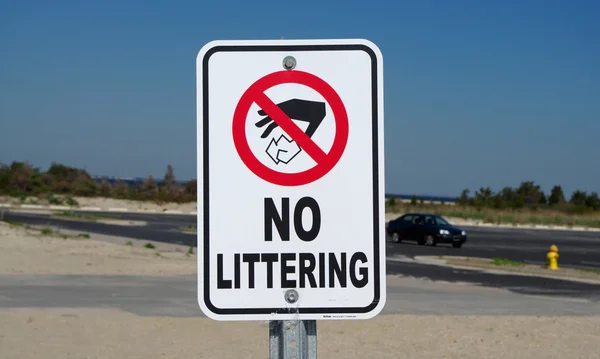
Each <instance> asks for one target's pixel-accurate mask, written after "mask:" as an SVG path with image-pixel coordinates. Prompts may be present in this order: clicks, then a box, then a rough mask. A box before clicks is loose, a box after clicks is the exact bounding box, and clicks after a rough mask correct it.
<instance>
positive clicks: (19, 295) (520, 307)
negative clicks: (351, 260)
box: [0, 266, 600, 317]
mask: <svg viewBox="0 0 600 359" xmlns="http://www.w3.org/2000/svg"><path fill="white" fill-rule="evenodd" d="M425 267H427V266H425ZM485 276H486V275H484V277H485ZM488 276H490V277H489V278H484V279H483V280H484V281H495V279H491V278H492V277H491V276H493V275H488ZM496 277H500V276H496ZM387 282H388V285H387V293H388V294H387V301H386V306H385V308H384V309H383V312H382V314H440V315H441V314H453V315H515V314H521V315H585V316H589V315H600V303H598V302H597V301H593V300H592V301H590V300H585V299H572V298H576V297H577V296H576V295H574V294H573V293H575V292H582V291H583V292H585V293H587V294H585V295H586V296H588V298H587V299H590V298H589V297H595V298H596V299H597V298H598V295H599V294H600V286H595V287H593V288H592V289H591V291H590V286H589V285H585V284H577V283H575V284H574V283H562V284H560V283H558V282H556V283H555V284H557V285H559V286H563V287H562V290H563V291H565V292H569V293H568V294H569V296H570V297H571V298H560V297H556V298H548V297H545V296H523V295H521V294H519V293H516V292H515V288H513V289H512V290H503V289H498V288H486V287H481V286H469V285H462V286H457V285H456V284H453V283H450V284H448V283H443V282H440V283H437V282H427V281H422V280H415V279H411V278H407V277H401V278H394V277H388V281H387ZM196 288H197V284H196V277H195V276H175V277H167V278H165V277H137V276H41V275H40V276H26V275H19V276H0V293H2V294H0V308H94V307H95V308H98V307H100V308H107V307H108V308H117V309H121V310H125V311H128V312H132V313H135V314H138V315H148V316H154V315H159V316H171V317H194V316H203V314H202V312H201V311H200V309H199V307H198V302H197V299H196ZM590 293H591V294H590Z"/></svg>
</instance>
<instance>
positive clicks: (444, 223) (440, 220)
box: [435, 216, 450, 226]
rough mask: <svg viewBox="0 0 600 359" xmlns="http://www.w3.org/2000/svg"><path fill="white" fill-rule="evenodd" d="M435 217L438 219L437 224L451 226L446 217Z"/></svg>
mask: <svg viewBox="0 0 600 359" xmlns="http://www.w3.org/2000/svg"><path fill="white" fill-rule="evenodd" d="M435 219H436V220H437V224H438V225H440V226H449V225H450V223H448V222H447V221H446V220H445V219H443V218H442V217H440V216H437V217H435Z"/></svg>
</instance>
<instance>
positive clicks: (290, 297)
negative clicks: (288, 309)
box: [285, 289, 298, 304]
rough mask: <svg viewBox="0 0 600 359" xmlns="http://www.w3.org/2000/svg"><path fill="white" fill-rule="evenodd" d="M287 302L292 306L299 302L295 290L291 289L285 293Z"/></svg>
mask: <svg viewBox="0 0 600 359" xmlns="http://www.w3.org/2000/svg"><path fill="white" fill-rule="evenodd" d="M285 300H286V302H288V303H290V304H294V303H296V302H297V301H298V292H297V291H296V290H294V289H289V290H287V291H286V292H285Z"/></svg>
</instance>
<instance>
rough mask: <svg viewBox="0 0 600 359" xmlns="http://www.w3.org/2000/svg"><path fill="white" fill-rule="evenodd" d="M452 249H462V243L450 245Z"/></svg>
mask: <svg viewBox="0 0 600 359" xmlns="http://www.w3.org/2000/svg"><path fill="white" fill-rule="evenodd" d="M452 247H454V248H460V247H462V243H460V242H459V243H452Z"/></svg>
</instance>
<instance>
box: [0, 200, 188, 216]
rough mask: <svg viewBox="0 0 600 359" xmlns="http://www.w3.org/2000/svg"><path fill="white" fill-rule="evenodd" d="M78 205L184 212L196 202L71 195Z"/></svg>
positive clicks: (14, 202) (42, 201)
mask: <svg viewBox="0 0 600 359" xmlns="http://www.w3.org/2000/svg"><path fill="white" fill-rule="evenodd" d="M73 199H74V200H76V201H77V203H78V205H79V207H98V208H101V209H102V210H109V209H128V210H131V211H153V212H165V211H181V212H184V213H187V212H194V211H196V210H197V203H196V202H190V203H160V204H159V203H155V202H150V201H130V200H123V199H113V198H103V197H91V198H89V197H73ZM0 203H7V204H37V205H42V206H47V205H49V203H48V201H47V200H46V199H44V198H37V197H28V198H26V199H25V201H24V202H22V201H21V200H20V199H19V198H16V197H8V196H0Z"/></svg>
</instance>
